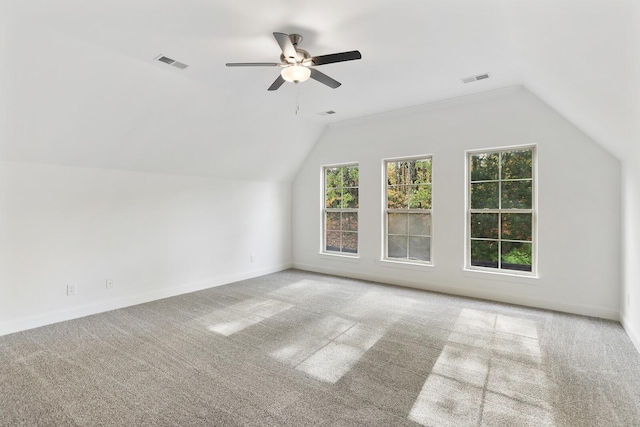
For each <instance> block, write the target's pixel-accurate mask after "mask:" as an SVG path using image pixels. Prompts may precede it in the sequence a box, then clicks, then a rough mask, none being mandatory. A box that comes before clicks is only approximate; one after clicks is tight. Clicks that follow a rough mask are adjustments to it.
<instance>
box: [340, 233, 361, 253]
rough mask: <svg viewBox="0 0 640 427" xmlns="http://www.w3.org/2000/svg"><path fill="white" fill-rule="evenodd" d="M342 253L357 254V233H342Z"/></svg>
mask: <svg viewBox="0 0 640 427" xmlns="http://www.w3.org/2000/svg"><path fill="white" fill-rule="evenodd" d="M342 252H348V253H352V254H355V253H358V233H342Z"/></svg>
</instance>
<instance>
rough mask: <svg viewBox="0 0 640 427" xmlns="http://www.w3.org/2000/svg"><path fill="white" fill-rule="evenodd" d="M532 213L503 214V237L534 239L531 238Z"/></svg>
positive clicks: (509, 238) (507, 238)
mask: <svg viewBox="0 0 640 427" xmlns="http://www.w3.org/2000/svg"><path fill="white" fill-rule="evenodd" d="M532 221H533V215H531V214H515V213H513V214H509V213H504V214H502V238H503V239H506V240H527V241H529V242H530V241H531V240H533V239H532V238H531V236H532V234H531V224H532Z"/></svg>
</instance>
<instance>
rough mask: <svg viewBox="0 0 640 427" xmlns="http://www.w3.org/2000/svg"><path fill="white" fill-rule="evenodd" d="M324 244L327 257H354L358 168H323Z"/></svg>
mask: <svg viewBox="0 0 640 427" xmlns="http://www.w3.org/2000/svg"><path fill="white" fill-rule="evenodd" d="M323 222H324V244H323V247H324V249H323V251H324V252H327V253H342V254H357V253H358V165H347V166H328V167H325V168H324V221H323Z"/></svg>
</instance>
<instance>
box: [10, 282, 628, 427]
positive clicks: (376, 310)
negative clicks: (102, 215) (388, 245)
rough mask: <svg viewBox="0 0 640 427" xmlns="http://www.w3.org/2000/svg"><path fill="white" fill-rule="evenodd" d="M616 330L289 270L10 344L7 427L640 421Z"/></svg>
mask: <svg viewBox="0 0 640 427" xmlns="http://www.w3.org/2000/svg"><path fill="white" fill-rule="evenodd" d="M639 402H640V355H639V354H638V353H637V352H636V350H635V348H634V347H633V345H632V344H631V342H630V340H629V338H628V337H627V336H626V334H625V333H624V331H623V329H622V327H621V326H620V324H619V323H617V322H611V321H604V320H598V319H592V318H586V317H580V316H573V315H568V314H562V313H557V312H550V311H544V310H535V309H528V308H523V307H517V306H511V305H505V304H498V303H492V302H487V301H478V300H473V299H468V298H459V297H453V296H448V295H442V294H436V293H430V292H422V291H417V290H411V289H404V288H399V287H392V286H385V285H379V284H373V283H368V282H363V281H357V280H349V279H343V278H337V277H332V276H325V275H319V274H313V273H306V272H301V271H296V270H289V271H285V272H281V273H276V274H272V275H268V276H264V277H260V278H256V279H251V280H246V281H243V282H238V283H234V284H231V285H226V286H221V287H217V288H213V289H209V290H205V291H200V292H195V293H192V294H188V295H183V296H179V297H174V298H168V299H164V300H160V301H156V302H152V303H148V304H143V305H139V306H135V307H129V308H126V309H121V310H116V311H112V312H108V313H103V314H99V315H95V316H90V317H85V318H83V319H78V320H73V321H69V322H63V323H58V324H55V325H50V326H46V327H42V328H38V329H34V330H30V331H25V332H21V333H17V334H12V335H8V336H4V337H0V425H3V426H14V425H26V426H35V425H42V426H49V425H52V426H53V425H55V426H100V425H110V426H134V425H149V426H156V425H157V426H165V425H179V426H212V425H218V426H236V425H239V426H240V425H241V426H269V425H276V426H277V425H291V426H307V425H313V426H358V425H362V426H404V425H407V426H409V425H428V426H480V425H492V426H518V425H541V426H614V425H620V426H622V425H624V426H629V425H640V408H639Z"/></svg>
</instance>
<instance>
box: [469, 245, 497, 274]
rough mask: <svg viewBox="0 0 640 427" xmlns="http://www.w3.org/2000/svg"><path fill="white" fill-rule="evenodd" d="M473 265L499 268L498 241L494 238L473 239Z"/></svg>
mask: <svg viewBox="0 0 640 427" xmlns="http://www.w3.org/2000/svg"><path fill="white" fill-rule="evenodd" d="M471 265H473V266H478V267H491V268H498V242H496V241H492V240H472V241H471Z"/></svg>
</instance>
